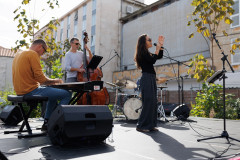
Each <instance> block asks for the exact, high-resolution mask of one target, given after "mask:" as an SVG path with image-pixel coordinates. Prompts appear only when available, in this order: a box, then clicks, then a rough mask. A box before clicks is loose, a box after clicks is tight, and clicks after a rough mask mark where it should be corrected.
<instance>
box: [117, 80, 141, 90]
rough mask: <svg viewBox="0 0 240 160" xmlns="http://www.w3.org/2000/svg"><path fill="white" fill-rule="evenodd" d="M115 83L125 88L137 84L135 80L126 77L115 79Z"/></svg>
mask: <svg viewBox="0 0 240 160" xmlns="http://www.w3.org/2000/svg"><path fill="white" fill-rule="evenodd" d="M116 84H117V85H119V86H124V87H125V88H127V89H134V88H137V84H136V83H135V82H133V81H130V80H126V79H123V80H117V81H116Z"/></svg>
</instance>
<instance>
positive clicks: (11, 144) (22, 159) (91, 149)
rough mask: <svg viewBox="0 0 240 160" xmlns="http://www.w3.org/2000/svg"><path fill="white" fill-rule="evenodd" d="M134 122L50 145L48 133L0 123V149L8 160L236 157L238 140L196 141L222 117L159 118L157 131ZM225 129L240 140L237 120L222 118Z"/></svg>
mask: <svg viewBox="0 0 240 160" xmlns="http://www.w3.org/2000/svg"><path fill="white" fill-rule="evenodd" d="M170 120H171V119H170ZM30 125H31V126H36V127H41V125H42V121H40V120H38V119H32V120H31V122H30ZM135 126H136V121H126V120H125V119H124V118H117V119H114V127H113V134H111V135H110V136H109V137H108V138H107V139H106V140H105V142H104V143H101V144H97V145H82V146H79V147H60V146H53V145H52V144H51V142H50V140H49V138H48V137H37V138H29V139H18V138H17V134H8V135H4V134H3V131H4V130H9V129H11V128H9V127H7V126H4V125H2V123H0V150H1V151H2V152H3V154H4V155H5V156H6V157H7V158H8V159H10V160H32V159H84V160H88V159H89V160H90V159H91V160H174V159H176V160H189V159H191V160H202V159H210V158H214V157H215V156H216V155H220V154H222V153H223V151H224V150H227V149H228V150H227V152H226V153H225V154H223V155H222V157H221V158H219V159H221V160H222V159H230V158H231V157H239V158H238V159H240V142H237V141H232V140H230V142H231V144H227V140H226V139H225V138H218V139H212V140H206V141H201V142H197V139H201V138H204V137H203V136H207V137H209V136H218V135H220V134H221V133H222V131H223V120H222V119H212V118H196V117H190V118H188V121H187V122H182V121H172V122H167V123H164V122H162V121H159V124H158V129H159V132H151V133H147V134H145V133H141V132H138V131H136V128H135ZM192 128H193V129H194V130H195V131H194V130H193V129H192ZM13 129H14V128H13ZM226 130H227V131H228V133H229V136H231V137H233V138H236V139H238V140H240V120H226ZM196 131H197V132H198V133H199V134H201V135H203V136H201V135H199V134H198V133H197V132H196ZM237 154H238V155H237ZM234 155H235V156H234ZM225 156H227V157H225ZM216 159H217V158H216ZM234 160H235V159H234Z"/></svg>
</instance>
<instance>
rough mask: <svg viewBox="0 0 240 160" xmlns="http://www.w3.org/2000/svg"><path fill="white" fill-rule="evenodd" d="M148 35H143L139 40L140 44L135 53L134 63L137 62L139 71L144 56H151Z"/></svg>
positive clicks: (138, 43)
mask: <svg viewBox="0 0 240 160" xmlns="http://www.w3.org/2000/svg"><path fill="white" fill-rule="evenodd" d="M146 37H147V35H146V34H143V35H141V36H140V37H139V38H138V42H137V45H136V51H135V55H134V61H135V62H136V66H137V68H138V69H141V66H140V64H142V62H143V55H144V54H149V51H148V49H147V47H146Z"/></svg>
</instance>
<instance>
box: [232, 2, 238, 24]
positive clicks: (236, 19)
mask: <svg viewBox="0 0 240 160" xmlns="http://www.w3.org/2000/svg"><path fill="white" fill-rule="evenodd" d="M232 7H233V9H234V13H233V15H232V16H231V19H232V20H233V23H232V24H231V28H234V27H238V26H239V0H234V5H233V6H232Z"/></svg>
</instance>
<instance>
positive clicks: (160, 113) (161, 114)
mask: <svg viewBox="0 0 240 160" xmlns="http://www.w3.org/2000/svg"><path fill="white" fill-rule="evenodd" d="M158 88H160V90H161V92H160V93H161V96H160V97H161V100H160V102H161V104H160V105H158V110H157V112H158V113H159V117H158V120H160V119H161V117H163V118H164V120H165V122H169V121H168V120H167V117H166V115H165V111H164V108H163V105H162V89H163V88H165V87H158Z"/></svg>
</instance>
